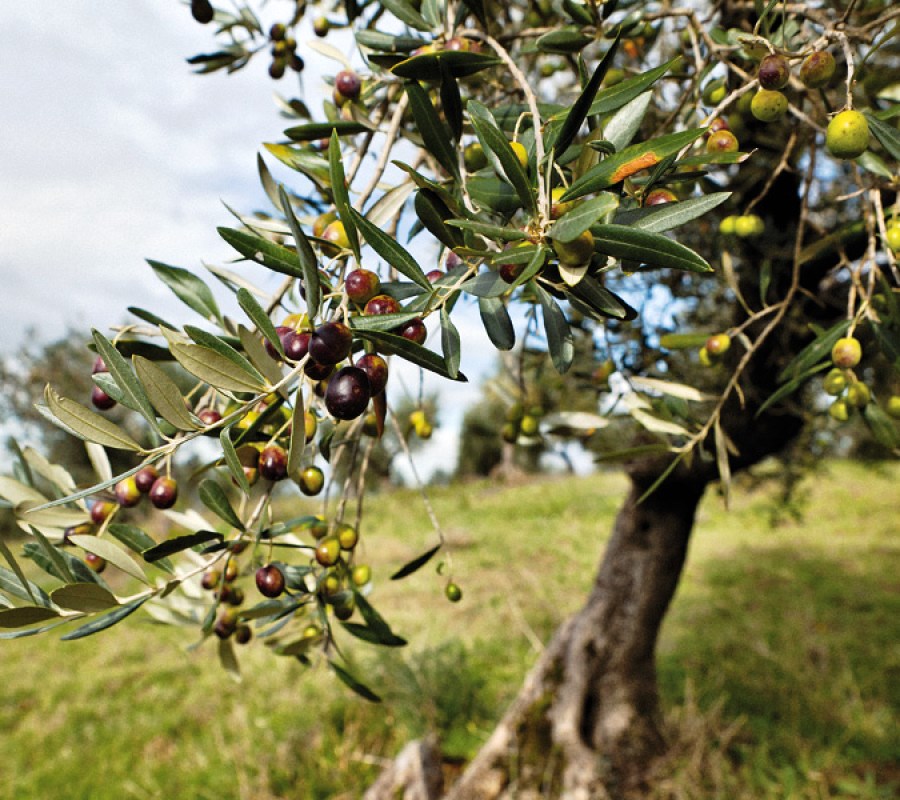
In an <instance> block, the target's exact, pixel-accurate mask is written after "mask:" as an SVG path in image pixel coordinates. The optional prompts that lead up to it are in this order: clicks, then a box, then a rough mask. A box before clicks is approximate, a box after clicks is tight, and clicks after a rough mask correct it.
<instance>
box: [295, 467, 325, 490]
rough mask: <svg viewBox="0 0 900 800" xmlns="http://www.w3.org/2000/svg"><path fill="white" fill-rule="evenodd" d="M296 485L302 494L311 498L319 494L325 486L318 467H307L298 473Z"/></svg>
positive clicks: (322, 473) (323, 477) (323, 476)
mask: <svg viewBox="0 0 900 800" xmlns="http://www.w3.org/2000/svg"><path fill="white" fill-rule="evenodd" d="M297 483H298V485H299V486H300V491H301V492H303V494H305V495H308V496H310V497H312V496H313V495H316V494H318V493H319V492H321V491H322V487H323V486H325V473H324V472H322V470H321V469H319V467H315V466H312V467H307V468H306V469H304V470H303V471H302V472H301V473H300V476H299V478H298V479H297Z"/></svg>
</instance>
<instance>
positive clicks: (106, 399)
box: [91, 386, 116, 411]
mask: <svg viewBox="0 0 900 800" xmlns="http://www.w3.org/2000/svg"><path fill="white" fill-rule="evenodd" d="M91 403H92V404H93V406H94V408H99V409H100V410H101V411H109V409H111V408H112V407H113V406H114V405H115V404H116V401H115V400H113V399H112V398H111V397H110V396H109V395H108V394H107V393H106V392H104V391H103V389H101V388H100V387H99V386H94V387H93V388H92V389H91Z"/></svg>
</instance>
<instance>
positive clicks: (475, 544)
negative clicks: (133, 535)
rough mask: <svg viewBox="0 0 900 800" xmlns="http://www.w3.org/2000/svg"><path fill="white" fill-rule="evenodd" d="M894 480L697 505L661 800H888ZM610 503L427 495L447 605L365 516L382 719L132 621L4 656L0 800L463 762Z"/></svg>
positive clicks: (873, 475) (388, 530) (415, 548)
mask: <svg viewBox="0 0 900 800" xmlns="http://www.w3.org/2000/svg"><path fill="white" fill-rule="evenodd" d="M898 479H900V468H898V466H897V465H890V466H878V465H858V464H849V463H834V464H829V465H827V466H826V467H824V468H822V469H821V470H820V471H819V472H818V473H817V474H816V475H814V476H812V477H810V478H808V479H807V480H806V481H805V483H804V484H803V490H802V491H803V494H804V495H805V516H804V518H803V519H802V520H801V521H799V522H798V521H789V522H784V523H782V524H780V525H778V526H774V527H773V525H772V524H771V522H770V518H771V515H772V512H773V510H774V509H775V508H776V501H775V492H774V487H773V486H772V485H771V484H769V485H763V486H762V487H760V488H757V489H754V490H753V491H751V490H749V489H748V488H746V487H744V488H740V487H739V488H738V490H737V491H736V493H735V496H734V497H733V499H732V509H731V511H730V512H726V511H724V509H723V507H722V502H721V499H720V498H718V497H717V496H716V495H715V493H714V492H710V493H709V496H708V497H707V498H706V500H705V502H704V504H703V507H702V509H701V513H700V515H699V519H698V526H697V530H696V533H695V536H694V540H693V542H692V549H691V554H690V558H689V564H688V567H687V570H686V573H685V576H684V579H683V581H682V584H681V587H680V589H679V592H678V594H677V596H676V598H675V602H674V604H673V608H672V611H671V613H670V615H669V617H668V619H667V621H666V624H665V626H664V629H663V633H662V638H661V641H660V647H659V668H660V669H659V671H660V682H661V686H662V690H663V697H664V703H665V707H666V713H667V716H668V725H669V734H670V739H671V741H672V744H673V748H672V749H673V756H672V761H671V764H670V770H669V771H670V773H671V774H670V777H667V778H666V779H665V780H664V781H663V782H662V784H661V786H660V789H659V797H666V798H723V799H724V798H729V799H733V798H746V800H751V799H752V800H758V799H760V798H773V799H774V798H809V799H810V800H813V799H815V800H820V799H821V798H893V797H896V796H897V794H898V793H900V728H898V722H897V720H898V718H900V635H898V634H900V579H898V575H900V558H898V555H900V543H898V539H897V534H898V529H900V513H898V512H900V493H898V491H897V485H898ZM624 486H625V484H624V480H623V479H622V478H621V477H619V476H617V475H615V474H609V475H596V476H593V477H589V478H579V479H573V480H566V479H558V478H538V479H535V481H534V482H532V483H529V484H526V485H521V486H515V487H510V488H502V487H497V486H496V485H489V484H481V483H478V484H472V485H467V486H465V487H463V488H451V489H438V490H435V491H434V492H433V502H434V506H435V509H436V511H437V514H438V516H439V518H440V519H441V521H442V524H443V525H444V527H445V529H446V532H447V535H448V539H449V543H450V545H451V547H450V550H449V553H450V554H451V556H452V565H451V564H447V567H448V568H451V569H452V573H453V575H454V577H455V579H456V580H457V582H458V583H460V585H461V586H462V588H463V591H464V593H465V594H464V598H463V601H462V602H461V603H460V604H458V605H451V604H449V603H447V602H446V601H445V600H444V597H443V585H444V581H445V580H446V578H445V577H438V576H437V575H435V572H434V570H433V569H432V568H431V567H430V566H429V567H427V568H425V569H424V570H421V571H420V572H419V573H417V574H415V575H413V576H411V577H410V578H409V579H407V580H406V581H402V582H399V583H391V582H389V581H387V580H386V579H385V576H387V575H388V574H389V573H390V571H391V569H392V568H393V567H396V565H398V564H399V563H402V562H403V561H405V560H408V559H409V558H411V557H413V556H415V555H416V554H418V553H419V552H421V551H422V550H424V549H425V548H426V547H428V546H429V545H430V544H432V543H433V542H434V534H433V533H431V532H430V527H429V524H428V521H427V516H426V514H425V511H424V509H423V508H422V504H421V502H420V500H419V499H418V495H417V494H416V493H415V492H407V491H398V492H395V493H391V494H384V495H379V496H377V497H373V498H372V499H371V500H370V501H369V502H368V506H367V508H368V512H369V514H370V517H369V521H368V522H367V525H368V527H367V528H365V529H364V537H363V544H361V547H364V548H365V557H366V559H368V560H369V561H370V562H371V563H372V564H373V566H374V569H375V575H376V586H375V591H374V592H373V594H372V595H371V597H370V599H371V600H372V601H373V602H374V603H375V604H376V606H377V607H378V608H379V610H380V611H381V612H382V613H383V614H384V615H385V616H386V617H387V618H388V620H389V621H390V622H391V624H392V625H393V627H394V629H395V630H396V631H398V632H399V633H401V634H402V635H404V636H406V637H407V638H409V639H410V641H411V644H410V646H409V647H407V648H404V649H403V650H401V651H395V650H391V651H389V652H384V651H380V650H379V651H377V652H376V651H375V649H374V648H371V647H365V646H362V645H360V646H357V647H352V648H351V649H352V652H353V654H354V658H355V661H356V665H355V669H356V672H357V674H359V675H360V676H362V677H364V679H365V680H366V682H367V683H368V684H369V685H371V686H372V687H373V688H375V689H376V690H377V691H378V692H379V693H381V694H382V695H383V697H384V703H383V704H381V705H378V706H375V705H371V704H368V703H366V702H365V701H363V700H360V699H359V698H357V697H356V696H355V695H353V694H352V693H350V692H349V691H348V690H346V689H345V688H344V687H343V686H342V685H341V684H340V683H338V682H337V681H336V679H335V678H334V676H333V675H332V674H331V673H330V672H328V671H327V670H325V669H322V668H314V669H312V670H307V669H306V668H304V667H303V666H302V665H300V664H299V663H297V662H292V661H289V660H286V659H275V658H273V657H272V656H270V655H269V654H268V653H266V652H265V651H264V649H263V648H261V647H258V646H250V647H248V648H243V649H241V651H240V656H241V663H242V669H243V673H244V679H243V682H242V683H240V684H237V683H235V682H233V681H232V680H230V679H229V678H228V677H227V676H226V675H225V673H224V672H223V671H222V670H221V669H220V667H219V666H218V663H217V659H216V655H215V649H214V646H213V644H212V642H207V643H206V644H204V645H203V646H201V647H199V648H197V649H196V650H193V651H190V652H188V651H187V649H186V647H187V645H189V644H191V643H192V642H193V641H194V640H193V639H192V636H193V634H192V632H190V631H187V630H182V629H174V628H167V627H161V626H157V625H153V624H151V623H149V622H148V618H147V617H146V615H143V616H142V615H141V613H140V612H139V613H138V614H137V615H135V616H133V617H131V618H130V619H129V620H128V621H126V622H124V623H122V624H120V625H119V626H117V627H115V628H113V629H111V630H108V631H105V632H103V633H101V634H98V635H97V636H93V637H89V638H86V639H82V640H80V641H75V642H68V643H66V642H60V641H58V639H57V638H54V636H53V634H52V633H51V634H49V635H48V636H45V637H33V638H28V639H21V640H15V641H4V642H0V685H2V687H3V689H2V692H3V702H2V704H0V731H2V736H0V764H2V767H0V777H2V779H0V798H4V799H5V798H17V800H18V799H20V798H40V800H56V799H57V798H59V799H60V800H63V799H64V800H77V799H78V798H84V800H87V799H88V798H90V800H126V799H127V798H167V800H168V799H170V798H198V799H199V798H209V799H210V800H212V798H216V800H222V799H223V798H241V799H242V800H243V799H244V798H253V800H269V799H270V798H296V799H299V800H314V799H316V798H357V797H359V796H361V794H362V791H363V789H364V787H365V786H366V785H367V784H368V783H369V782H371V780H372V779H373V777H374V776H375V775H376V774H377V773H378V771H379V769H380V767H381V765H382V764H383V762H384V759H385V758H388V757H390V756H391V755H392V754H393V753H395V752H396V750H397V749H398V748H399V747H400V745H401V744H402V743H403V742H405V741H406V740H407V739H409V738H410V737H414V736H417V735H420V734H422V733H424V732H425V731H427V730H438V731H439V732H440V734H441V736H442V739H443V744H444V746H445V748H446V750H447V751H448V752H449V753H450V754H451V755H453V756H457V757H460V758H462V757H466V756H468V755H471V754H472V753H473V752H474V751H475V750H476V749H477V747H478V744H479V743H480V742H481V741H482V740H483V739H484V738H485V737H486V736H487V735H488V734H489V732H490V730H491V727H492V724H493V721H494V720H495V719H496V718H497V717H498V716H499V715H500V713H501V712H502V710H503V708H504V707H505V704H506V702H507V701H508V700H509V699H510V698H511V696H512V695H513V694H514V693H515V691H516V689H517V687H518V683H519V681H520V680H521V678H522V676H523V675H524V673H525V672H526V670H527V669H528V667H529V665H530V664H531V663H532V662H533V661H534V659H535V657H536V654H537V651H538V650H539V648H540V647H541V643H542V642H546V641H547V639H548V637H549V636H550V634H551V632H552V630H553V628H554V626H555V625H556V624H558V623H559V622H560V621H561V620H562V619H563V618H564V617H565V615H567V614H568V613H570V612H572V611H574V610H575V609H576V608H577V607H578V605H579V603H580V601H581V598H582V597H583V595H584V593H585V591H586V589H587V587H588V586H589V584H590V581H591V578H592V573H593V570H594V568H595V566H596V562H597V561H598V559H599V556H600V552H601V550H602V546H603V543H604V541H605V539H606V537H607V535H608V532H609V528H610V525H611V522H612V518H613V515H614V513H615V510H616V507H617V505H618V503H619V501H620V499H621V497H622V493H623V489H624ZM375 518H377V523H375V522H374V519H375ZM379 577H380V578H381V580H379ZM248 583H249V581H248ZM247 589H248V593H249V591H251V589H250V586H249V585H248V586H247Z"/></svg>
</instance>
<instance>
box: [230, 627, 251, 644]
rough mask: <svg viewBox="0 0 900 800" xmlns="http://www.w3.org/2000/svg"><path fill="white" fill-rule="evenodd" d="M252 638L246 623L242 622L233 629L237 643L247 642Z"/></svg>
mask: <svg viewBox="0 0 900 800" xmlns="http://www.w3.org/2000/svg"><path fill="white" fill-rule="evenodd" d="M252 638H253V631H252V630H251V628H250V626H249V625H247V624H246V623H242V624H240V625H238V626H237V627H236V628H235V629H234V640H235V641H236V642H237V643H238V644H247V642H249V641H250V640H251V639H252Z"/></svg>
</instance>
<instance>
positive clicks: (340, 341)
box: [309, 322, 353, 364]
mask: <svg viewBox="0 0 900 800" xmlns="http://www.w3.org/2000/svg"><path fill="white" fill-rule="evenodd" d="M352 346H353V333H352V332H351V331H350V328H348V327H347V326H346V325H344V323H343V322H326V323H325V324H324V325H320V326H319V327H318V328H316V329H315V331H313V335H312V336H311V337H310V340H309V356H310V358H312V359H313V360H314V361H318V362H319V363H320V364H337V363H338V362H339V361H343V360H344V359H345V358H346V357H347V356H348V355H350V349H351V347H352Z"/></svg>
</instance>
